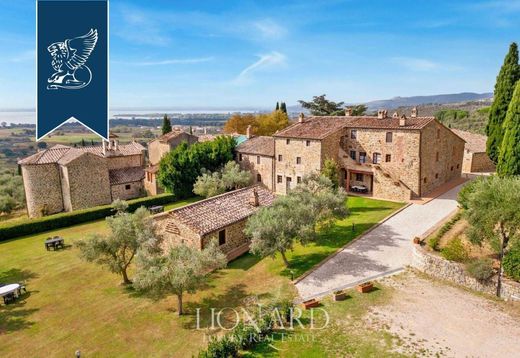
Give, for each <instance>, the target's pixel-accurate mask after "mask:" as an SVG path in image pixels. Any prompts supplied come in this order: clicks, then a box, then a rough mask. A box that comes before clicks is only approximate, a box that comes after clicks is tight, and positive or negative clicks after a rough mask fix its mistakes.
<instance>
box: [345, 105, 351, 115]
mask: <svg viewBox="0 0 520 358" xmlns="http://www.w3.org/2000/svg"><path fill="white" fill-rule="evenodd" d="M345 117H352V108H350V107H348V108H345Z"/></svg>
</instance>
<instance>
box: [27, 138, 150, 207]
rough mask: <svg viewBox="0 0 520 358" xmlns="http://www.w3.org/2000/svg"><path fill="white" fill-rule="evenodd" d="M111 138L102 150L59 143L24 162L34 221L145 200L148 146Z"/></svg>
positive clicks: (28, 204)
mask: <svg viewBox="0 0 520 358" xmlns="http://www.w3.org/2000/svg"><path fill="white" fill-rule="evenodd" d="M109 139H110V140H109V141H108V142H105V141H103V145H102V146H89V147H78V148H75V147H69V146H64V145H55V146H53V147H52V148H49V149H45V150H42V151H40V152H38V153H36V154H33V155H31V156H29V157H27V158H24V159H22V160H20V161H19V162H18V164H19V165H20V166H21V170H22V177H23V182H24V188H25V197H26V201H27V212H28V215H29V217H36V216H41V215H49V214H54V213H59V212H62V211H73V210H78V209H85V208H89V207H93V206H97V205H104V204H110V203H111V202H112V201H114V200H115V199H123V200H127V199H133V198H137V197H140V196H143V194H144V187H143V178H144V163H145V157H144V151H145V148H144V147H143V146H142V145H140V144H139V143H136V142H132V143H129V144H123V145H120V144H119V141H118V139H117V136H115V135H110V138H109Z"/></svg>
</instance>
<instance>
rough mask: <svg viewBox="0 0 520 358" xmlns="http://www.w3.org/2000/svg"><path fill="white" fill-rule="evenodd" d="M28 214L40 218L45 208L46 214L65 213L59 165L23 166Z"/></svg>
mask: <svg viewBox="0 0 520 358" xmlns="http://www.w3.org/2000/svg"><path fill="white" fill-rule="evenodd" d="M22 177H23V182H24V187H25V198H26V202H27V213H28V215H29V217H38V216H40V215H41V214H42V209H44V208H45V211H46V214H55V213H59V212H60V211H63V209H64V208H63V199H62V194H61V181H60V172H59V168H58V165H57V164H54V163H51V164H38V165H23V166H22Z"/></svg>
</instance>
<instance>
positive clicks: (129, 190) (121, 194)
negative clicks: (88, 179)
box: [110, 181, 144, 201]
mask: <svg viewBox="0 0 520 358" xmlns="http://www.w3.org/2000/svg"><path fill="white" fill-rule="evenodd" d="M127 186H128V187H127ZM110 193H111V195H112V201H114V200H116V199H121V200H130V199H135V198H139V197H141V196H143V193H144V187H143V182H142V181H136V182H133V183H124V184H118V185H112V186H111V187H110Z"/></svg>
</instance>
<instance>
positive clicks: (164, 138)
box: [155, 128, 190, 143]
mask: <svg viewBox="0 0 520 358" xmlns="http://www.w3.org/2000/svg"><path fill="white" fill-rule="evenodd" d="M182 134H187V135H190V134H189V133H186V132H185V131H183V130H182V129H178V128H174V129H172V131H171V132H168V133H166V134H163V135H162V136H160V137H157V139H155V140H158V141H161V142H166V143H167V142H169V141H171V140H172V139H174V138H177V137H178V136H180V135H182Z"/></svg>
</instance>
